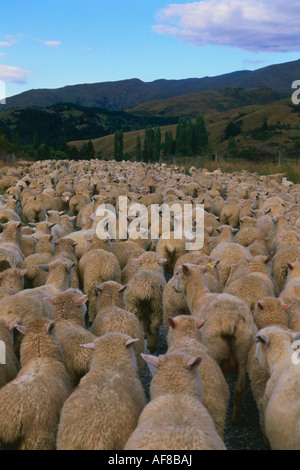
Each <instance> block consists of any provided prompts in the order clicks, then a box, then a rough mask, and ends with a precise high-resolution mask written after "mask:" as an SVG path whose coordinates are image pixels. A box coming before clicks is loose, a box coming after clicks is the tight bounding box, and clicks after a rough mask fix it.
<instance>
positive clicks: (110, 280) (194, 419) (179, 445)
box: [0, 160, 300, 450]
mask: <svg viewBox="0 0 300 470" xmlns="http://www.w3.org/2000/svg"><path fill="white" fill-rule="evenodd" d="M0 191H1V193H2V196H1V197H0V222H1V224H0V225H1V230H2V233H1V240H0V281H1V287H0V340H1V344H2V345H3V344H4V345H5V361H2V362H3V363H1V364H0V449H10V448H16V449H22V450H46V449H47V450H48V449H58V450H96V449H97V450H100V449H101V450H123V449H124V450H202V449H203V450H217V449H218V450H225V449H226V446H225V444H224V430H225V417H226V413H227V410H228V403H229V398H230V393H229V388H228V384H227V381H226V378H225V377H226V376H227V375H229V374H231V373H232V372H234V371H237V381H236V385H235V390H234V406H233V413H232V417H231V419H232V421H233V423H238V422H239V418H240V410H241V405H242V402H243V400H244V399H245V392H246V388H247V385H248V383H250V386H251V389H252V392H253V396H254V398H255V401H256V404H257V408H258V411H259V417H260V427H261V432H262V435H263V436H264V440H265V442H266V443H267V445H268V446H270V448H271V449H274V450H275V449H285V450H292V449H300V418H299V412H300V401H299V386H300V364H298V362H300V361H299V360H298V355H297V345H298V344H300V342H299V343H298V340H300V205H299V204H300V185H296V184H293V183H292V182H290V181H288V180H287V179H286V178H285V177H284V175H283V174H276V175H270V176H258V175H256V174H250V173H248V172H246V171H244V172H236V173H234V174H227V173H222V172H221V171H220V170H216V171H213V172H208V171H206V170H203V169H196V168H195V167H191V168H190V169H189V171H188V173H187V174H186V173H184V172H181V171H180V169H179V168H177V167H175V166H171V167H167V166H166V165H159V164H145V163H141V162H133V163H131V162H119V163H117V162H115V161H110V162H104V161H98V160H91V161H76V162H75V161H59V162H55V161H52V160H49V161H43V162H35V163H33V164H30V163H25V162H23V163H20V164H19V165H17V166H16V167H15V168H8V169H6V171H5V174H2V176H1V177H0ZM120 196H126V197H127V198H128V201H129V203H130V204H134V203H136V202H139V203H141V204H143V205H144V206H146V208H147V210H149V213H150V209H151V206H152V205H153V204H159V205H161V204H163V203H164V204H167V205H169V206H172V204H175V203H176V204H178V205H179V207H183V206H184V205H185V204H194V205H195V204H203V205H204V210H205V213H204V244H203V247H202V248H201V249H199V250H188V249H187V244H186V242H187V237H186V236H182V237H176V234H175V231H174V221H175V218H176V214H175V215H174V219H173V221H171V222H172V224H173V225H172V224H171V227H170V232H169V236H168V237H165V236H164V237H163V236H162V235H163V233H162V220H160V222H161V223H160V224H159V233H158V234H157V235H158V237H157V238H156V239H152V240H151V239H150V238H138V239H135V238H132V237H130V235H129V238H128V239H127V240H122V239H111V238H110V237H109V236H107V237H106V238H99V236H98V235H97V223H98V222H99V218H97V216H96V211H97V208H98V207H99V206H100V205H103V204H106V205H107V206H106V207H111V206H113V207H115V208H116V210H117V209H118V204H119V202H118V201H119V197H120ZM108 204H109V205H110V206H108ZM117 222H118V220H117ZM148 224H149V228H150V227H151V218H150V217H149V222H148ZM182 224H183V220H182ZM194 224H195V226H196V221H195V220H194ZM160 328H163V330H164V332H165V334H166V339H167V346H168V348H167V351H166V353H165V354H162V355H157V349H158V347H157V346H158V336H159V330H160ZM299 352H300V351H299ZM146 364H147V365H148V367H149V368H150V370H151V371H152V374H153V377H152V381H151V387H150V395H151V397H150V400H148V402H147V399H146V395H145V391H144V388H143V385H142V382H141V379H140V376H141V373H142V370H143V367H145V366H146Z"/></svg>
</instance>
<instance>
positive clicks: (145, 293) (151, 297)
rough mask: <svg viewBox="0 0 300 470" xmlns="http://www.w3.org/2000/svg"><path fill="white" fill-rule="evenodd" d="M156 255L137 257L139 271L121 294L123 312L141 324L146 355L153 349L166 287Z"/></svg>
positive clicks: (150, 253)
mask: <svg viewBox="0 0 300 470" xmlns="http://www.w3.org/2000/svg"><path fill="white" fill-rule="evenodd" d="M164 262H165V259H164V258H161V257H160V256H159V255H158V254H157V253H154V252H146V253H143V254H142V255H141V256H139V258H137V263H139V264H140V267H139V270H138V271H137V273H136V274H134V276H132V278H131V279H130V281H129V283H128V285H127V288H126V290H125V294H124V302H125V308H126V310H129V311H130V312H133V313H134V314H135V315H137V317H138V318H139V320H140V321H141V323H142V325H143V328H144V331H145V335H146V339H147V347H148V349H149V350H150V352H151V353H152V352H154V351H155V350H156V348H157V340H158V332H159V327H160V324H161V323H162V319H163V306H162V296H163V291H164V288H165V286H166V280H165V277H164V273H163V268H162V266H161V265H162V263H164Z"/></svg>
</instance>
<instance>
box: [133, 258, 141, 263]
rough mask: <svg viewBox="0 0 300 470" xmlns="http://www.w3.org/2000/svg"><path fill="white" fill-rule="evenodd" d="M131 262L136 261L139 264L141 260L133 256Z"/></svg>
mask: <svg viewBox="0 0 300 470" xmlns="http://www.w3.org/2000/svg"><path fill="white" fill-rule="evenodd" d="M132 262H133V263H136V264H141V263H142V261H141V260H140V259H139V258H134V259H133V260H132Z"/></svg>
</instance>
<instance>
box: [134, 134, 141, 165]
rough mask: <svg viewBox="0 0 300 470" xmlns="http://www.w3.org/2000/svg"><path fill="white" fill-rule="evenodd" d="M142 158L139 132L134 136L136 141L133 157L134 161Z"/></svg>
mask: <svg viewBox="0 0 300 470" xmlns="http://www.w3.org/2000/svg"><path fill="white" fill-rule="evenodd" d="M141 158H142V144H141V138H140V136H139V134H138V135H137V136H136V143H135V159H136V161H138V162H139V161H140V160H141Z"/></svg>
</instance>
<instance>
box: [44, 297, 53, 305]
mask: <svg viewBox="0 0 300 470" xmlns="http://www.w3.org/2000/svg"><path fill="white" fill-rule="evenodd" d="M44 300H47V302H49V303H50V304H52V305H55V297H44Z"/></svg>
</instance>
